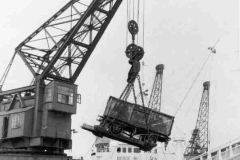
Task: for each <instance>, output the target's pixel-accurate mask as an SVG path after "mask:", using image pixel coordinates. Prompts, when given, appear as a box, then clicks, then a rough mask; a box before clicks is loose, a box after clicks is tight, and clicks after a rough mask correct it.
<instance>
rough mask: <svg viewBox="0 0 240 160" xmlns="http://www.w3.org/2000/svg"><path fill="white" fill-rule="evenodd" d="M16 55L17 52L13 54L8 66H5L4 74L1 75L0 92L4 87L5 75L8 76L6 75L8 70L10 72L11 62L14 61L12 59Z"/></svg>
mask: <svg viewBox="0 0 240 160" xmlns="http://www.w3.org/2000/svg"><path fill="white" fill-rule="evenodd" d="M16 53H17V52H15V53H14V54H13V56H12V58H11V60H10V62H9V64H8V66H7V68H6V70H5V72H4V73H3V76H2V78H1V80H0V92H2V87H3V85H4V82H5V80H6V78H7V75H8V73H9V70H10V68H11V66H12V63H13V60H14V58H15V56H16Z"/></svg>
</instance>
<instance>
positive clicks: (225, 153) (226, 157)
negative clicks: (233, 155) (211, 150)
mask: <svg viewBox="0 0 240 160" xmlns="http://www.w3.org/2000/svg"><path fill="white" fill-rule="evenodd" d="M221 154H222V160H224V159H228V158H229V157H230V150H229V149H227V150H225V151H224V152H222V153H221Z"/></svg>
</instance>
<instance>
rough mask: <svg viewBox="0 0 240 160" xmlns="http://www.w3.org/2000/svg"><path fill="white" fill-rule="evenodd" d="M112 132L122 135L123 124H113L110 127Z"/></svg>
mask: <svg viewBox="0 0 240 160" xmlns="http://www.w3.org/2000/svg"><path fill="white" fill-rule="evenodd" d="M110 130H111V133H113V134H116V135H120V134H121V133H122V126H121V125H117V124H112V125H111V127H110Z"/></svg>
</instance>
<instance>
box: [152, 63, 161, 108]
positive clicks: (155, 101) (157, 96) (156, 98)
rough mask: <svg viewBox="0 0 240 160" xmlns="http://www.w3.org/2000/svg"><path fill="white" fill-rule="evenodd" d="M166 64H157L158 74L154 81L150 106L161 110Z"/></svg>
mask: <svg viewBox="0 0 240 160" xmlns="http://www.w3.org/2000/svg"><path fill="white" fill-rule="evenodd" d="M163 70H164V65H163V64H159V65H157V66H156V76H155V79H154V82H153V87H152V92H151V96H150V99H149V103H148V107H149V108H152V109H154V110H157V111H159V112H160V110H161V99H162V81H163Z"/></svg>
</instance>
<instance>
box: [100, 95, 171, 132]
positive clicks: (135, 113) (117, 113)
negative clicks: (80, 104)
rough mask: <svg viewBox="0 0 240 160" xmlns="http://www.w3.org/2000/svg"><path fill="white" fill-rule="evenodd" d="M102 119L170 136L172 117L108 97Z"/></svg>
mask: <svg viewBox="0 0 240 160" xmlns="http://www.w3.org/2000/svg"><path fill="white" fill-rule="evenodd" d="M103 117H108V118H112V119H116V120H119V121H122V122H125V123H126V124H129V125H132V126H134V127H137V128H142V129H146V130H148V129H149V130H150V131H151V132H156V133H159V134H162V135H164V136H169V135H170V134H171V130H172V125H173V122H174V117H173V116H170V115H167V114H164V113H161V112H158V111H156V110H153V109H150V108H147V107H143V106H141V105H138V104H133V103H129V102H126V101H122V100H119V99H117V98H114V97H110V98H109V100H108V102H107V106H106V108H105V111H104V114H103Z"/></svg>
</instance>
